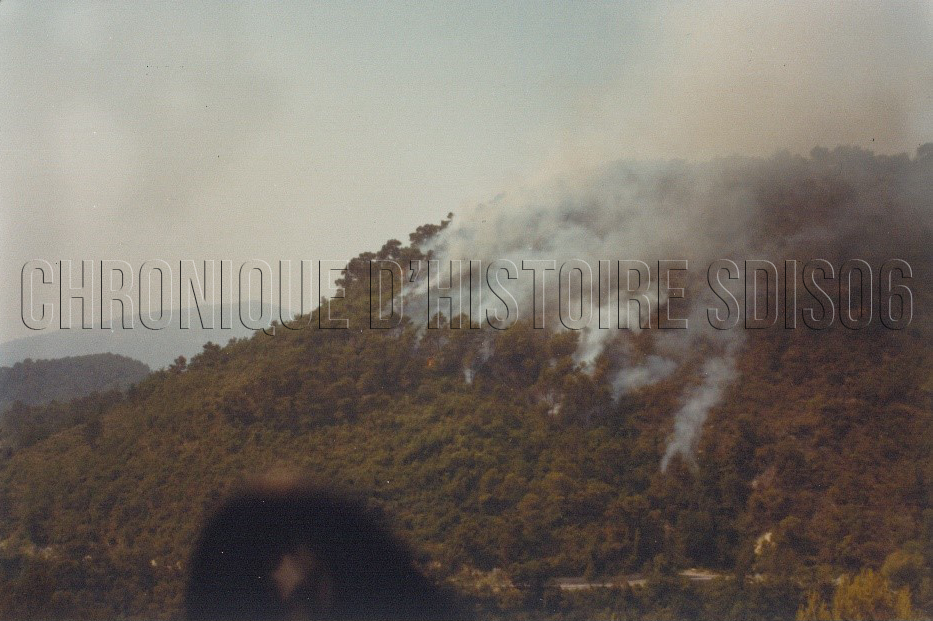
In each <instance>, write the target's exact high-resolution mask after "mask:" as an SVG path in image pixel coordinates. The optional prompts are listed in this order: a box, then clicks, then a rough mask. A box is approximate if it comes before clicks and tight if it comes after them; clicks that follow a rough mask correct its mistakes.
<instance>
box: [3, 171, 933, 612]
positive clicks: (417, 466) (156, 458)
mask: <svg viewBox="0 0 933 621" xmlns="http://www.w3.org/2000/svg"><path fill="white" fill-rule="evenodd" d="M808 188H809V189H808V190H807V191H812V192H814V193H817V194H818V195H819V196H830V197H834V196H841V197H845V196H846V195H845V193H842V192H839V193H833V192H829V193H827V192H828V191H827V190H826V185H825V184H824V185H820V184H813V185H812V186H808ZM800 192H803V190H800ZM772 194H773V195H774V196H777V197H778V198H776V199H774V200H776V201H785V200H787V201H789V200H790V199H788V198H787V196H788V195H789V194H786V193H785V194H782V193H779V192H772ZM791 194H792V193H791ZM840 200H841V199H840ZM804 212H806V210H804ZM797 215H800V214H797V213H796V212H792V211H790V210H789V209H788V210H787V211H786V212H785V216H786V217H785V221H790V220H791V219H792V218H793V217H795V216H797ZM775 219H776V217H775ZM800 219H801V221H803V216H802V215H801V216H800ZM787 226H788V227H789V226H790V225H789V224H788V225H787ZM439 231H441V227H438V226H424V227H421V228H420V229H419V230H418V231H417V232H416V233H415V234H413V235H412V238H411V244H410V245H409V246H403V245H402V244H401V243H399V242H397V241H390V242H389V243H387V244H386V245H385V246H384V247H383V248H382V249H381V250H380V251H379V252H378V253H367V254H364V255H361V256H360V257H358V258H357V259H356V260H354V261H352V262H351V264H350V266H349V269H348V270H347V272H346V273H345V275H344V280H343V283H342V284H343V285H344V288H345V290H346V291H345V297H344V298H343V299H342V300H339V301H338V302H337V305H336V306H335V308H337V309H338V310H337V312H338V313H339V315H340V316H342V317H349V318H350V322H351V329H347V330H341V329H320V328H318V327H317V326H318V321H317V317H316V315H315V316H312V321H310V325H309V326H308V327H306V328H305V329H303V330H297V331H292V330H287V329H282V328H280V329H278V330H277V331H276V335H275V336H271V337H270V336H268V335H265V334H262V333H257V334H256V335H255V336H254V337H253V338H250V339H241V340H238V341H234V342H231V343H230V344H228V345H227V346H224V347H220V346H216V345H213V344H208V345H206V346H205V347H204V350H203V351H202V352H201V353H200V354H199V355H197V356H195V357H194V358H192V359H191V360H190V361H185V360H184V359H179V360H178V361H177V362H176V364H174V365H172V366H171V367H169V368H167V369H164V370H160V371H157V372H155V373H153V374H151V375H150V376H148V377H147V378H146V379H144V380H143V381H141V382H140V383H139V384H137V385H136V386H134V387H133V388H131V389H130V390H129V391H128V392H127V393H126V394H125V395H123V394H121V393H111V394H108V395H103V396H100V395H98V396H94V397H88V398H85V399H83V400H76V401H73V402H70V403H69V404H66V405H52V406H34V407H30V408H27V410H28V412H27V414H28V416H26V417H24V418H23V420H34V421H37V423H36V425H37V428H36V429H35V430H33V431H34V432H33V433H29V431H30V430H29V429H23V430H21V432H22V434H23V435H22V436H21V437H23V438H26V439H25V440H21V441H19V442H17V443H15V444H14V445H12V446H14V448H13V450H11V451H8V452H7V454H6V455H5V456H3V457H2V461H0V618H17V619H25V618H75V617H78V618H114V617H132V618H140V619H143V618H170V617H177V616H178V615H179V614H180V605H181V597H182V588H183V582H184V578H185V575H186V570H187V562H188V555H189V553H190V551H191V548H192V544H193V542H194V540H195V537H196V534H197V532H198V528H199V527H200V525H201V524H202V523H203V519H204V518H205V516H206V514H207V513H208V512H210V511H211V510H212V509H213V508H215V507H217V506H218V503H219V502H220V501H221V499H223V498H224V497H225V495H226V494H227V493H228V492H229V491H230V490H232V489H233V488H235V487H236V486H237V485H239V484H240V483H241V482H243V481H244V480H245V479H248V478H249V477H251V476H253V475H256V474H259V473H263V472H267V471H269V470H272V469H278V468H286V469H290V470H298V471H301V472H304V473H307V474H308V475H309V476H311V477H312V478H314V479H316V480H317V481H319V482H321V483H324V484H327V485H331V486H335V487H337V488H338V489H342V490H347V491H349V492H350V493H353V494H357V495H359V496H361V497H363V498H365V499H367V500H368V502H370V503H372V504H373V505H376V506H378V507H379V508H381V509H383V510H384V511H385V513H386V515H387V516H389V519H390V520H391V525H392V527H393V528H394V529H395V530H396V531H397V532H398V533H400V535H401V536H402V537H403V538H404V539H405V541H407V542H408V543H409V545H411V546H412V547H413V549H414V550H415V551H416V553H417V557H418V559H419V561H420V562H421V563H422V565H423V567H424V569H425V570H426V571H427V572H428V573H430V574H431V575H432V576H433V577H434V578H435V579H437V580H440V581H445V582H449V583H450V584H452V585H454V586H456V587H457V588H459V589H460V590H461V591H462V592H463V593H464V594H465V596H466V597H467V598H468V599H469V600H470V601H471V602H472V604H471V605H475V606H476V607H477V610H478V611H479V616H480V617H482V618H488V617H507V618H510V619H512V618H532V619H541V618H610V617H614V618H645V617H650V618H710V619H749V618H754V619H768V618H794V617H797V616H799V617H800V618H827V617H845V618H895V617H900V618H904V617H907V616H921V617H922V616H926V617H929V616H930V615H931V614H933V573H931V567H933V506H931V501H933V484H931V483H933V347H931V344H933V338H931V336H933V332H931V325H930V321H929V319H928V318H927V316H926V314H925V313H926V309H928V308H930V303H931V302H933V300H931V297H930V291H929V289H928V287H926V285H927V284H928V282H929V274H930V272H929V256H927V258H926V259H925V261H926V262H924V259H923V256H924V255H923V253H922V252H921V251H920V250H919V249H915V248H914V249H909V250H912V251H915V252H916V254H915V257H919V259H918V261H917V262H916V263H915V265H914V268H915V274H914V277H915V281H914V282H915V283H918V286H917V287H916V288H915V291H914V296H915V299H914V308H915V317H914V321H913V323H912V324H911V325H910V326H909V327H908V328H907V329H904V330H890V329H888V328H886V327H884V326H883V325H882V324H881V322H880V321H874V322H873V323H871V324H870V325H869V326H867V327H864V328H862V329H860V330H850V329H848V328H846V327H844V326H842V325H840V324H838V322H837V324H836V325H834V326H833V327H831V328H829V329H825V330H811V329H796V330H786V329H783V328H782V327H781V326H780V325H778V326H776V327H774V328H771V329H762V330H747V331H743V335H744V339H743V340H742V341H741V342H740V343H739V344H738V345H736V349H735V351H736V353H735V360H734V365H735V375H736V377H738V378H740V381H733V382H730V383H728V384H727V385H724V388H723V393H722V395H721V398H720V399H717V400H716V401H715V403H712V404H711V405H710V408H709V416H708V418H707V419H706V420H705V424H703V425H702V430H701V431H702V433H701V434H700V436H699V443H698V445H697V446H696V447H695V451H694V452H692V453H691V454H690V455H689V456H687V455H686V454H675V455H674V456H673V458H672V460H671V461H670V463H669V466H668V467H667V468H666V469H663V468H662V467H661V463H662V459H663V458H664V457H665V455H666V452H665V451H666V447H667V446H668V443H669V439H670V438H671V434H672V431H673V430H674V425H675V416H674V413H675V412H677V411H678V410H679V408H681V406H682V404H683V399H684V395H685V394H689V391H690V390H692V389H694V388H696V387H698V386H702V385H703V383H704V381H705V380H704V377H705V374H708V367H707V366H706V365H705V363H706V361H707V360H708V358H709V356H710V353H711V351H713V350H714V348H713V347H712V345H710V344H709V343H707V342H705V341H704V340H702V339H700V340H697V341H695V342H691V343H690V347H685V348H683V351H682V352H680V354H679V355H680V356H681V358H680V359H679V363H678V364H677V365H676V367H674V368H672V369H670V370H669V372H668V373H667V374H666V375H662V376H659V377H658V378H656V380H655V381H652V382H644V383H638V382H633V383H631V384H630V385H629V386H628V389H627V390H625V391H621V392H620V391H618V390H616V389H615V385H614V383H613V381H614V378H616V377H617V375H616V371H617V369H616V368H614V367H613V364H614V362H613V360H612V348H611V347H608V346H607V347H606V348H605V349H603V351H602V352H601V353H600V354H599V355H598V356H596V357H595V358H594V359H593V360H592V362H591V363H584V362H581V360H580V357H579V355H578V346H580V342H579V341H580V340H581V335H580V333H579V332H575V331H571V330H558V329H547V330H544V329H533V328H532V326H531V325H529V323H528V322H527V321H524V320H523V321H520V322H518V323H516V324H515V325H513V326H511V327H510V328H509V329H504V330H496V329H492V328H489V327H488V326H486V327H485V328H484V329H467V328H461V329H450V327H449V324H448V322H447V320H446V319H443V318H442V321H441V327H440V328H439V329H424V328H423V323H422V324H421V325H418V324H416V323H415V322H414V321H412V320H406V321H405V322H403V323H402V324H401V325H400V326H398V327H395V328H392V329H386V330H371V329H368V328H367V327H368V326H369V325H370V303H371V296H373V295H375V293H378V291H377V292H373V291H372V290H371V289H370V266H369V260H371V259H374V258H375V259H393V260H396V261H398V262H399V263H403V262H404V261H406V260H409V259H416V258H425V256H426V254H425V253H426V252H427V250H426V248H427V247H428V245H429V244H430V241H431V240H432V239H434V238H435V237H436V236H437V234H438V233H439ZM804 258H807V257H804ZM403 264H404V263H403ZM801 295H803V293H801ZM453 323H454V324H459V323H460V322H458V321H454V322H453ZM364 326H365V327H364ZM659 332H661V331H658V330H656V329H646V330H642V331H639V332H636V333H632V334H627V335H626V339H627V341H626V343H627V345H626V347H627V349H626V354H625V355H626V360H627V361H628V364H630V365H634V366H633V368H640V367H638V365H640V364H644V365H647V364H649V363H650V361H651V360H653V359H655V358H653V357H654V356H656V354H657V352H658V351H659V347H660V339H661V338H662V337H661V336H660V334H659ZM41 421H51V422H48V423H47V424H44V426H43V423H41ZM0 440H2V438H0ZM688 569H703V570H706V573H700V574H697V573H696V572H694V573H692V574H691V573H687V574H684V573H683V572H684V571H685V570H688ZM691 575H692V576H696V575H701V576H707V577H711V578H712V579H709V580H696V579H695V580H691V579H689V578H690V576H691ZM567 577H577V578H580V579H581V580H582V581H583V582H589V583H596V584H599V585H602V584H607V583H608V584H615V585H618V586H617V587H615V588H603V587H597V588H581V589H577V590H568V589H562V588H560V586H561V584H563V583H562V582H561V581H559V580H558V579H559V578H567Z"/></svg>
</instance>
